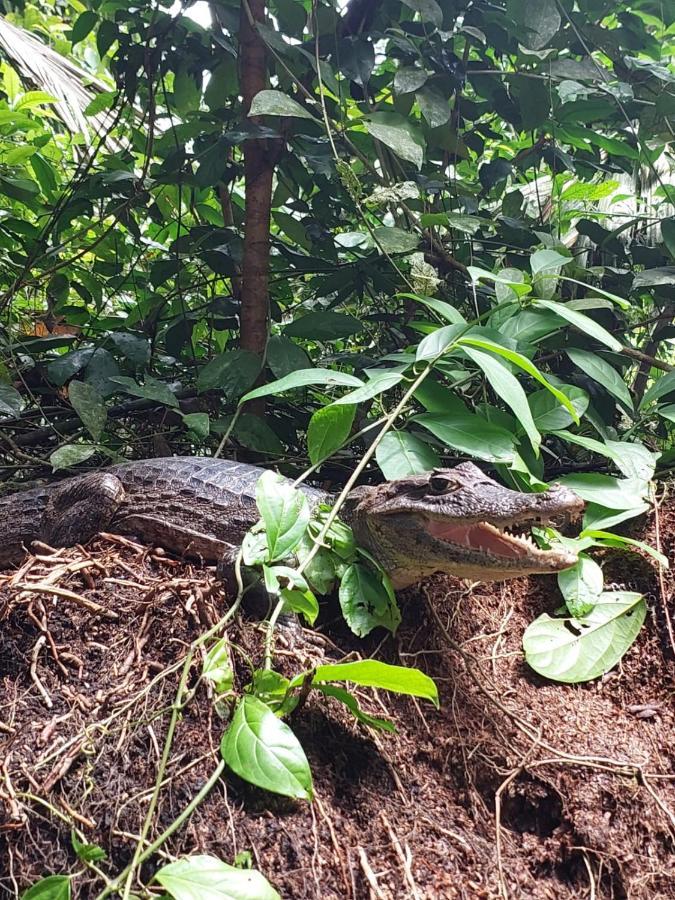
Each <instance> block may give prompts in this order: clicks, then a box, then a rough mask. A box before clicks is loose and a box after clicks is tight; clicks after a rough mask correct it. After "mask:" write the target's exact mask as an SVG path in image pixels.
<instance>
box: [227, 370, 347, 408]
mask: <svg viewBox="0 0 675 900" xmlns="http://www.w3.org/2000/svg"><path fill="white" fill-rule="evenodd" d="M309 385H313V386H314V387H316V386H317V385H329V386H335V385H347V386H348V387H362V386H363V382H362V381H361V379H359V378H357V377H356V376H355V375H348V374H347V373H346V372H338V371H335V370H334V369H298V370H297V371H296V372H291V373H290V375H284V377H283V378H279V379H277V381H272V382H270V383H269V384H264V385H262V387H259V388H255V389H254V390H252V391H249V392H248V394H244V396H243V397H242V398H241V400H240V401H239V403H240V405H241V404H242V403H246V402H247V401H248V400H253V399H255V398H256V397H266V396H268V395H269V394H283V392H284V391H290V390H292V389H293V388H300V387H308V386H309Z"/></svg>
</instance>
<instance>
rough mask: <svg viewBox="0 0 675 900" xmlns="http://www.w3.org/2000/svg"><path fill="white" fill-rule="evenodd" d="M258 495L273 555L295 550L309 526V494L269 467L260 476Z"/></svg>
mask: <svg viewBox="0 0 675 900" xmlns="http://www.w3.org/2000/svg"><path fill="white" fill-rule="evenodd" d="M255 499H256V503H257V505H258V510H259V511H260V515H261V517H262V520H263V522H264V523H265V532H266V534H267V546H268V548H269V555H270V559H271V560H272V561H274V560H275V559H284V558H285V557H287V556H288V555H289V554H290V553H292V552H293V550H295V548H296V547H297V545H298V544H299V543H300V539H301V538H302V536H303V534H304V533H305V531H306V529H307V523H308V522H309V516H310V510H309V503H308V502H307V498H306V497H305V495H304V494H303V493H302V492H301V491H299V490H296V489H295V488H294V487H293V485H292V484H291V483H290V482H289V481H287V480H286V479H285V478H283V477H282V476H281V475H277V473H276V472H272V471H270V470H268V471H266V472H263V474H262V475H261V476H260V478H259V479H258V484H257V485H256V492H255Z"/></svg>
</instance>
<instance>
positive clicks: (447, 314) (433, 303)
mask: <svg viewBox="0 0 675 900" xmlns="http://www.w3.org/2000/svg"><path fill="white" fill-rule="evenodd" d="M397 297H401V298H402V299H403V300H414V301H415V302H416V303H422V304H423V305H424V306H428V307H429V309H433V311H434V312H435V313H438V315H439V316H440V317H441V318H442V319H445V321H446V322H450V324H451V325H466V319H465V318H464V316H463V315H462V314H461V312H460V311H459V310H458V309H455V307H454V306H451V305H450V304H449V303H446V302H445V300H436V298H435V297H424V296H422V295H420V294H397Z"/></svg>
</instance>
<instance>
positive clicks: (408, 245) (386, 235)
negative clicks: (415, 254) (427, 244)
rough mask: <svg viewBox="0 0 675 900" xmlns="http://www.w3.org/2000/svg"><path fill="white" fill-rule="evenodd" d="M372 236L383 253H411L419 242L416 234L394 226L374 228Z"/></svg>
mask: <svg viewBox="0 0 675 900" xmlns="http://www.w3.org/2000/svg"><path fill="white" fill-rule="evenodd" d="M373 238H374V240H375V242H376V243H377V245H378V247H380V249H381V250H383V251H384V252H385V253H412V251H413V250H415V249H416V248H417V246H418V245H419V242H420V239H419V236H418V235H416V234H413V232H411V231H404V230H403V229H402V228H395V227H394V226H391V227H384V226H378V227H377V228H374V229H373Z"/></svg>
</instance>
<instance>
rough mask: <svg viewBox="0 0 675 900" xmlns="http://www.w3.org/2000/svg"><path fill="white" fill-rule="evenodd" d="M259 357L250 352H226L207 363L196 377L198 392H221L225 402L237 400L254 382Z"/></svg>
mask: <svg viewBox="0 0 675 900" xmlns="http://www.w3.org/2000/svg"><path fill="white" fill-rule="evenodd" d="M259 372H260V357H259V356H258V355H257V354H256V353H251V351H250V350H228V351H227V352H226V353H219V354H218V356H214V358H213V359H212V360H210V361H209V362H207V364H206V365H205V366H204V368H203V369H200V370H199V375H198V376H197V389H198V390H199V391H212V390H218V391H221V392H222V394H223V397H224V399H225V400H238V399H239V398H240V397H241V395H242V394H243V393H245V392H246V391H247V390H248V389H249V388H250V387H251V385H252V384H253V383H254V382H255V380H256V378H257V377H258V374H259Z"/></svg>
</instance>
